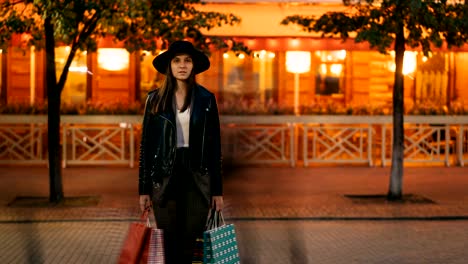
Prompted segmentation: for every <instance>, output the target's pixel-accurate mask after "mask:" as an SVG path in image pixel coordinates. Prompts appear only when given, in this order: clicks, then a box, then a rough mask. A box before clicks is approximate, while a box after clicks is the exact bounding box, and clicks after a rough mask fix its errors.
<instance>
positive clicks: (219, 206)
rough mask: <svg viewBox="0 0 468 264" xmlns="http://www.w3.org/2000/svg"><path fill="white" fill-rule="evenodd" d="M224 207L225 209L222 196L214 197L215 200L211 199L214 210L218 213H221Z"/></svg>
mask: <svg viewBox="0 0 468 264" xmlns="http://www.w3.org/2000/svg"><path fill="white" fill-rule="evenodd" d="M223 207H224V202H223V197H222V196H213V198H211V208H212V209H215V210H216V211H221V210H223Z"/></svg>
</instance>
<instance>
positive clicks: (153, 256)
mask: <svg viewBox="0 0 468 264" xmlns="http://www.w3.org/2000/svg"><path fill="white" fill-rule="evenodd" d="M165 261H166V258H165V255H164V232H163V230H162V229H158V228H157V227H152V228H151V234H150V241H149V245H148V261H147V263H148V264H164V263H165Z"/></svg>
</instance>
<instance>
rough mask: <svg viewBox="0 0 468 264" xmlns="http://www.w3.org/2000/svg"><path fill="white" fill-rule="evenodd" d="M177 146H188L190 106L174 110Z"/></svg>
mask: <svg viewBox="0 0 468 264" xmlns="http://www.w3.org/2000/svg"><path fill="white" fill-rule="evenodd" d="M176 126H177V127H176V129H177V147H178V148H181V147H188V146H189V128H190V108H187V110H185V111H184V112H180V111H179V110H177V111H176Z"/></svg>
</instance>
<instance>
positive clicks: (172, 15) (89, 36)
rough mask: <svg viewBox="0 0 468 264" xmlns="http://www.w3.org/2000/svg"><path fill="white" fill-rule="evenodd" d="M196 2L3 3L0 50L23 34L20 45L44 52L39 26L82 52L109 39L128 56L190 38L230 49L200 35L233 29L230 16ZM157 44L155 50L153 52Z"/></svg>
mask: <svg viewBox="0 0 468 264" xmlns="http://www.w3.org/2000/svg"><path fill="white" fill-rule="evenodd" d="M199 4H202V3H201V1H200V0H171V1H166V0H141V1H135V0H118V1H115V0H96V1H89V0H18V1H15V0H4V1H1V3H0V6H1V11H0V46H1V47H3V48H5V47H6V45H8V40H10V39H11V38H12V36H13V34H17V33H20V34H21V33H27V34H29V35H30V38H29V39H27V43H23V44H26V45H34V46H36V47H39V48H41V47H43V46H44V36H45V32H44V31H45V29H44V23H42V21H43V20H44V19H45V18H46V17H48V18H50V19H51V22H52V24H53V26H54V38H55V41H56V43H60V44H62V45H69V46H71V47H72V49H73V48H77V49H82V50H95V49H96V48H97V46H96V43H97V40H99V39H100V38H105V37H108V36H110V37H112V38H113V39H114V40H115V41H119V42H123V43H124V45H125V47H126V48H127V49H128V50H129V51H130V52H131V51H134V50H140V49H145V50H149V51H154V50H156V49H157V48H165V47H166V46H167V44H168V43H170V42H172V41H173V40H176V39H183V38H187V37H188V38H193V39H194V42H196V43H195V44H197V46H198V47H199V48H202V49H205V50H207V49H208V47H209V45H216V46H217V47H224V48H226V47H228V45H231V48H234V49H236V48H238V49H242V46H241V45H237V46H236V45H234V47H233V46H232V41H231V40H229V39H221V38H217V37H207V36H204V35H203V34H201V30H210V29H211V28H213V27H218V26H221V25H234V24H237V23H239V22H240V19H239V18H238V17H236V16H235V15H233V14H224V13H218V12H201V11H198V10H197V8H196V7H197V5H199ZM158 42H159V43H160V44H161V45H159V46H158Z"/></svg>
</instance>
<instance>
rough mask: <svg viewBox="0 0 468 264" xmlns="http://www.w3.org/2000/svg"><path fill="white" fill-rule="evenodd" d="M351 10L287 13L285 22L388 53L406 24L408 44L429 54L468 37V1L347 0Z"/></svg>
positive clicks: (460, 42) (405, 30) (463, 41)
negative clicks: (366, 43)
mask: <svg viewBox="0 0 468 264" xmlns="http://www.w3.org/2000/svg"><path fill="white" fill-rule="evenodd" d="M343 2H344V4H345V5H346V6H348V8H349V9H348V10H347V11H345V12H329V13H325V14H323V15H322V16H320V17H318V18H315V17H307V16H301V15H294V16H289V17H286V18H285V19H284V20H283V21H282V24H283V25H288V24H297V25H299V26H301V28H302V29H303V30H304V31H308V32H312V31H315V32H321V33H322V36H323V37H340V38H343V39H346V38H348V37H354V38H355V41H356V42H363V41H367V42H369V44H370V45H371V47H372V48H376V49H378V50H379V51H380V52H382V53H386V52H387V51H388V50H389V48H391V46H392V44H393V43H394V42H395V38H396V34H397V33H398V31H399V30H400V28H399V23H402V24H403V26H404V37H405V44H406V45H408V46H409V47H411V48H418V47H419V48H421V49H422V51H423V52H424V53H425V54H427V53H428V52H429V51H430V50H431V49H432V48H434V47H441V46H442V45H443V42H444V41H445V42H446V44H447V47H448V48H451V47H453V46H461V45H463V44H464V43H466V42H467V41H468V39H467V38H468V34H467V32H468V3H466V2H465V1H447V0H381V1H376V0H344V1H343Z"/></svg>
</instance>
